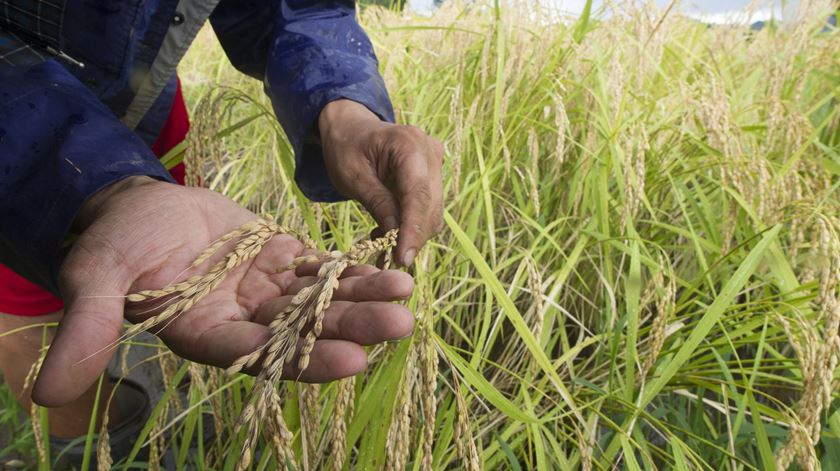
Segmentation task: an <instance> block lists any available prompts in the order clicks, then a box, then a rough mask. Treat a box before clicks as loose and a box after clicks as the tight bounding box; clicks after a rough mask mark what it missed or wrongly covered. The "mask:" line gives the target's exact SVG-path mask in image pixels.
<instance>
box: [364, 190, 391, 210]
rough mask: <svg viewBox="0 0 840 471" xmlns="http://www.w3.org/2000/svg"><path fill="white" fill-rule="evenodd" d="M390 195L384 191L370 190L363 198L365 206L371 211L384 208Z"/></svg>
mask: <svg viewBox="0 0 840 471" xmlns="http://www.w3.org/2000/svg"><path fill="white" fill-rule="evenodd" d="M389 199H390V195H388V194H387V193H385V192H371V193H369V194H368V196H367V198H366V199H365V206H367V209H368V210H369V211H370V212H371V213H376V212H377V211H379V210H382V209H385V208H386V207H387V205H388V200H389Z"/></svg>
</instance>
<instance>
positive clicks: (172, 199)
mask: <svg viewBox="0 0 840 471" xmlns="http://www.w3.org/2000/svg"><path fill="white" fill-rule="evenodd" d="M97 197H99V195H97ZM95 198H96V197H95ZM89 206H90V208H91V209H89V210H88V211H87V212H86V211H84V210H83V213H82V214H81V215H80V216H79V219H80V220H81V225H82V227H81V229H83V230H82V232H81V235H80V237H79V239H78V240H77V241H76V243H75V244H74V246H73V249H72V251H71V252H70V254H69V255H68V257H67V259H66V261H65V263H64V265H63V266H62V269H61V274H60V278H61V279H60V285H61V290H62V295H63V297H64V300H65V305H66V311H65V315H64V318H63V319H62V321H61V323H60V325H59V329H58V332H57V334H56V337H55V340H54V341H53V343H52V346H51V347H50V351H49V354H48V355H47V358H46V360H45V362H44V365H43V367H42V369H41V373H40V375H39V377H38V381H37V383H36V384H35V388H34V390H33V399H34V400H35V401H36V402H38V403H40V404H42V405H46V406H59V405H62V404H66V403H68V402H69V401H71V400H73V399H75V398H76V397H78V396H79V395H80V394H82V392H84V391H85V390H86V389H87V388H88V387H89V386H90V385H91V384H93V382H94V381H95V380H96V378H97V377H98V375H99V374H100V373H101V372H102V371H103V370H104V368H105V367H106V365H107V363H108V361H109V360H110V357H111V356H112V354H113V350H112V349H109V348H108V347H109V346H111V345H113V344H114V342H116V341H117V340H118V339H119V338H120V336H121V334H122V325H123V320H124V319H128V320H130V321H132V322H138V321H141V320H143V319H145V318H147V317H148V316H150V315H153V314H155V313H157V312H159V304H160V303H159V302H158V303H152V304H151V305H148V304H132V303H126V302H125V299H124V296H125V295H126V294H128V293H130V292H135V291H138V290H144V289H159V288H162V287H164V286H167V285H169V284H171V283H173V282H177V281H182V280H184V279H185V278H187V277H189V276H191V275H192V274H195V273H194V272H193V271H190V270H189V267H190V265H191V263H192V261H193V260H194V259H195V257H196V256H197V255H198V254H199V253H201V251H202V250H204V249H205V248H206V247H207V246H208V245H210V244H211V243H212V242H213V241H215V240H217V239H218V238H219V237H221V236H222V235H224V234H226V233H228V232H230V231H231V230H233V229H236V228H237V227H239V226H241V225H242V224H243V223H245V222H247V221H249V220H252V219H255V218H256V215H254V214H253V213H251V212H250V211H248V210H246V209H244V208H242V207H241V206H239V205H237V204H236V203H234V202H232V201H230V200H229V199H227V198H225V197H224V196H222V195H219V194H217V193H214V192H211V191H207V190H202V189H194V188H183V187H178V186H176V185H171V184H168V183H162V182H156V181H153V180H150V179H143V180H138V181H134V182H126V183H124V184H122V183H121V184H117V185H116V186H115V187H114V189H112V190H108V191H107V192H104V193H103V195H102V196H101V197H99V200H93V201H91V202H90V205H89ZM303 251H304V248H303V245H302V244H301V243H300V242H299V241H297V240H296V239H294V238H292V237H290V236H276V237H274V238H273V239H272V240H271V241H269V242H268V243H267V244H266V245H265V247H264V248H263V250H262V251H261V252H260V254H259V255H258V256H257V257H255V258H254V259H252V260H250V261H248V262H246V263H244V264H243V265H241V266H239V267H237V268H236V269H234V270H232V271H231V272H230V273H229V274H228V276H227V278H226V279H225V280H224V282H222V284H221V285H219V287H218V288H217V289H216V290H214V291H213V292H212V293H210V294H209V295H208V296H207V297H205V298H204V299H202V300H201V301H200V302H199V303H197V304H196V305H195V306H193V307H192V308H191V309H189V310H188V311H186V312H184V313H183V314H181V315H180V316H178V317H177V318H175V319H174V320H173V321H172V322H170V323H168V324H167V325H165V327H164V328H162V329H161V330H160V331H159V332H156V333H157V335H158V336H159V337H160V338H161V339H162V340H163V341H164V342H165V343H166V344H167V345H168V346H169V347H170V348H171V349H172V350H173V351H174V352H175V353H177V354H178V355H180V356H182V357H184V358H187V359H189V360H193V361H197V362H201V363H205V364H210V365H215V366H221V367H226V366H229V365H230V364H231V363H232V362H233V361H234V360H236V359H237V358H239V357H240V356H242V355H245V354H248V353H250V352H252V351H254V350H256V349H257V348H258V347H260V346H261V345H263V344H264V343H265V342H266V340H267V339H268V336H269V330H268V328H267V327H266V325H267V324H268V323H269V322H271V320H272V319H273V318H274V316H275V315H276V314H277V313H278V312H280V311H281V310H282V309H283V307H284V306H285V305H287V304H288V303H289V301H290V300H291V298H292V296H293V295H294V294H295V293H296V292H298V291H299V290H300V289H301V288H303V287H305V286H308V285H310V284H311V283H313V282H314V281H315V277H314V275H315V273H316V270H317V268H316V267H313V266H303V267H300V268H299V269H298V270H297V271H295V272H292V271H287V272H282V273H277V267H280V266H284V265H287V264H288V263H290V262H291V261H292V260H293V259H294V258H295V257H298V256H300V255H301V254H302V253H303ZM412 288H413V281H412V279H411V277H410V276H409V275H407V274H405V273H402V272H397V271H380V270H378V269H376V268H374V267H371V266H358V267H354V268H351V269H349V270H347V271H346V272H345V273H344V276H343V277H342V279H341V281H340V284H339V288H338V290H337V291H336V293H335V295H334V297H333V299H334V302H333V303H332V305H331V306H330V309H329V310H328V311H327V314H326V317H325V319H324V329H323V332H322V334H321V336H320V338H319V340H318V341H317V342H316V344H315V348H314V350H313V352H312V354H311V356H310V363H309V367H308V368H307V370H306V371H305V372H303V373H302V374H300V372H298V371H296V370H295V369H294V365H296V362H292V363H290V364H289V366H288V369H287V371H286V372H285V375H286V377H290V378H297V377H298V375H300V379H301V380H303V381H309V382H323V381H330V380H333V379H338V378H342V377H346V376H350V375H353V374H356V373H358V372H360V371H362V370H363V369H364V368H365V367H366V363H367V356H366V354H365V351H364V349H363V348H362V345H371V344H375V343H379V342H383V341H387V340H395V339H399V338H402V337H405V336H407V335H408V334H410V333H411V329H412V326H413V316H412V315H411V313H410V312H409V311H408V309H407V308H405V307H403V306H401V305H397V304H393V303H392V301H395V300H398V299H403V298H405V297H407V296H408V295H409V294H410V293H411V290H412Z"/></svg>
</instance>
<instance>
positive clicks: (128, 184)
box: [71, 175, 157, 234]
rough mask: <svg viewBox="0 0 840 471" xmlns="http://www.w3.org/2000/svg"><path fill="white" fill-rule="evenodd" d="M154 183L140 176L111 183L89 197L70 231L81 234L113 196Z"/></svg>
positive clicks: (150, 178)
mask: <svg viewBox="0 0 840 471" xmlns="http://www.w3.org/2000/svg"><path fill="white" fill-rule="evenodd" d="M156 181H157V180H155V179H154V178H152V177H148V176H144V175H140V176H130V177H126V178H123V179H121V180H118V181H116V182H114V183H111V184H110V185H108V186H105V187H104V188H102V189H101V190H99V191H97V192H96V193H94V194H93V195H91V196H90V197H89V198H88V199H87V200H86V201H85V203H84V204H83V205H82V207H81V208H80V209H79V212H78V214H77V215H76V218H75V219H74V220H73V224H72V226H71V231H72V232H74V233H76V234H81V233H82V232H83V231H84V230H85V229H86V228H87V227H88V226H90V224H91V223H92V222H93V221H95V220H96V218H97V217H98V216H99V214H100V213H101V212H102V209H103V207H104V205H105V202H107V201H108V200H109V199H111V198H113V197H114V196H115V195H117V194H120V193H122V192H125V191H128V190H130V189H132V188H136V187H138V186H142V185H147V184H149V183H154V182H156Z"/></svg>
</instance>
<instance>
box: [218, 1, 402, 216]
mask: <svg viewBox="0 0 840 471" xmlns="http://www.w3.org/2000/svg"><path fill="white" fill-rule="evenodd" d="M266 18H269V19H270V20H266ZM211 21H212V22H213V27H214V30H215V31H216V34H217V35H218V37H219V38H220V40H221V42H222V46H223V47H224V48H225V51H226V53H227V54H228V56H229V57H230V59H231V62H232V63H233V64H234V65H235V66H236V67H237V68H239V69H240V70H242V71H244V72H246V73H249V74H251V75H253V76H255V77H257V78H260V79H262V80H263V82H264V85H265V90H266V92H267V93H268V95H269V96H270V97H271V101H272V104H273V107H274V112H275V114H276V115H277V119H278V120H279V121H280V124H281V125H282V126H283V129H285V131H286V134H287V136H288V137H289V141H290V142H291V144H292V148H293V149H294V152H295V160H296V163H297V165H296V169H295V180H296V181H297V183H298V186H299V187H300V189H301V191H303V193H304V194H305V195H306V196H307V197H308V198H310V199H312V200H314V201H339V200H342V199H344V198H343V197H342V195H341V194H339V193H338V191H337V190H336V189H335V187H334V186H333V185H332V183H331V182H330V179H329V177H328V176H327V171H326V168H325V166H324V159H323V153H322V149H321V142H320V137H319V135H318V126H317V119H318V115H319V114H320V113H321V110H322V109H323V108H324V106H326V105H327V103H329V102H331V101H335V100H338V99H342V98H346V99H350V100H353V101H356V102H359V103H361V104H363V105H365V106H366V107H367V108H368V109H370V110H371V111H372V112H373V113H375V114H376V115H377V116H379V118H380V119H382V120H384V121H389V122H393V121H394V110H393V107H392V105H391V101H390V99H389V98H388V92H387V90H386V89H385V83H384V81H383V80H382V77H381V76H380V74H379V70H378V67H379V63H378V61H377V59H376V55H375V54H374V51H373V45H372V44H371V42H370V40H369V39H368V37H367V35H366V34H365V32H364V31H363V30H362V28H361V27H360V26H359V24H358V23H357V22H356V9H355V4H354V2H353V1H349V0H344V1H339V0H332V1H326V0H322V1H306V0H282V1H279V2H273V3H271V4H267V3H265V2H259V1H256V0H223V1H222V2H221V3H220V5H219V6H218V7H217V9H216V12H214V14H213V17H212V18H211ZM243 37H246V38H248V39H249V40H248V41H243V39H242V38H243ZM246 43H247V44H248V45H250V46H254V47H251V48H249V47H246V46H245V44H246ZM263 54H264V55H263ZM260 71H262V73H260Z"/></svg>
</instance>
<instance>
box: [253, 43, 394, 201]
mask: <svg viewBox="0 0 840 471" xmlns="http://www.w3.org/2000/svg"><path fill="white" fill-rule="evenodd" d="M356 59H357V61H358V58H356ZM344 67H347V65H345V66H344ZM280 74H283V75H286V76H288V72H287V71H282V70H273V67H272V66H271V65H269V68H268V71H267V74H266V92H267V93H268V95H269V96H271V97H272V104H273V107H274V112H275V114H276V115H277V118H278V120H279V121H280V123H281V124H282V125H283V128H284V129H285V131H286V135H287V136H288V137H289V142H290V143H291V145H292V149H293V151H294V153H295V163H296V166H295V182H296V183H297V185H298V187H299V188H300V190H301V192H303V194H304V195H305V196H306V197H307V198H309V199H310V200H312V201H317V202H335V201H344V200H346V199H347V198H346V197H344V196H343V195H341V193H339V192H338V190H337V189H336V188H335V186H333V184H332V182H331V181H330V179H329V177H328V176H327V169H326V167H325V165H324V155H323V148H322V147H321V138H320V135H319V133H318V126H317V124H318V116H319V115H320V114H321V110H323V109H324V107H325V106H326V105H327V104H328V103H330V102H332V101H336V100H340V99H348V100H353V101H355V102H358V103H360V104H362V105H364V106H366V107H367V108H368V109H369V110H370V111H371V112H373V113H374V114H375V115H377V116H379V118H380V119H381V120H383V121H387V122H391V123H392V122H394V120H395V119H394V109H393V106H392V105H391V101H390V99H389V98H388V92H387V90H386V88H385V83H384V81H383V80H382V77H381V76H380V75H379V73H378V71H377V70H376V63H375V61H369V62H368V61H365V62H364V66H361V67H359V68H358V69H356V72H355V75H356V77H355V78H360V80H358V81H355V82H353V83H350V84H329V83H326V84H322V85H320V86H314V87H311V89H310V90H297V91H296V92H293V93H288V92H287V93H278V91H279V90H284V91H287V90H289V89H294V87H289V86H288V84H286V83H283V81H284V80H288V79H286V77H282V75H280ZM359 74H360V75H361V77H359ZM273 77H278V79H276V80H273V79H272V78H273ZM280 77H282V78H280ZM273 84H276V85H277V87H276V88H277V89H278V90H273V89H272V86H274V85H273ZM296 98H297V99H296Z"/></svg>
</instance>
